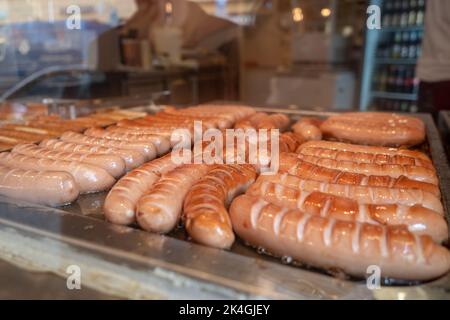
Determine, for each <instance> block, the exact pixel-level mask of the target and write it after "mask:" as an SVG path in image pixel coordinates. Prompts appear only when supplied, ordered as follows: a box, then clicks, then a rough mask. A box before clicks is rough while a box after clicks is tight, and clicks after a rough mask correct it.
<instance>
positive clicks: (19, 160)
mask: <svg viewBox="0 0 450 320" xmlns="http://www.w3.org/2000/svg"><path fill="white" fill-rule="evenodd" d="M0 165H3V166H7V167H10V168H18V169H23V170H37V171H39V170H42V171H65V172H68V173H70V174H71V175H72V176H73V177H74V179H75V181H76V183H77V185H78V188H79V190H80V192H81V193H90V192H98V191H103V190H107V189H109V188H111V187H112V185H113V184H114V182H115V179H114V178H113V177H112V176H111V175H110V174H109V173H108V172H106V170H104V169H102V168H100V167H97V166H93V165H90V164H87V163H82V162H77V161H65V160H52V159H42V158H36V157H30V156H24V155H21V154H17V153H8V152H3V153H0Z"/></svg>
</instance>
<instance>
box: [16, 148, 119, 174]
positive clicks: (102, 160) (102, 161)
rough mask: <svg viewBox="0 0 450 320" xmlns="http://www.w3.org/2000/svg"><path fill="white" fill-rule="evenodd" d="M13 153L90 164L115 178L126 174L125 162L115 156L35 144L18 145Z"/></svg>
mask: <svg viewBox="0 0 450 320" xmlns="http://www.w3.org/2000/svg"><path fill="white" fill-rule="evenodd" d="M11 152H13V153H19V154H23V155H26V156H32V157H36V158H44V159H53V160H66V161H78V162H84V163H88V164H91V165H94V166H97V167H100V168H103V169H105V170H106V171H107V172H108V173H109V174H110V175H112V176H113V177H114V178H119V177H121V176H123V175H124V174H125V162H124V161H123V160H122V158H120V157H119V156H115V155H108V154H89V153H76V152H68V151H57V150H52V149H47V148H44V147H38V146H37V145H35V144H21V145H17V146H15V147H14V149H12V151H11Z"/></svg>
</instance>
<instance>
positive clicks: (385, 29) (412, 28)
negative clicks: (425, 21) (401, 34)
mask: <svg viewBox="0 0 450 320" xmlns="http://www.w3.org/2000/svg"><path fill="white" fill-rule="evenodd" d="M423 29H424V27H423V25H421V26H396V27H381V29H380V31H383V32H397V31H423Z"/></svg>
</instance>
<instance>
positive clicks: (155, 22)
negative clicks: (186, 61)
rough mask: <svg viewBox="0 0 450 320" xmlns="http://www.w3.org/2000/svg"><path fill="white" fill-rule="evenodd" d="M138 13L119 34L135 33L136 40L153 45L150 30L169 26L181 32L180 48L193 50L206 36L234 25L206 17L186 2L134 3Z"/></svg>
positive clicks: (138, 0)
mask: <svg viewBox="0 0 450 320" xmlns="http://www.w3.org/2000/svg"><path fill="white" fill-rule="evenodd" d="M135 3H136V6H137V11H136V13H135V14H134V15H133V16H132V17H131V18H130V19H129V20H128V21H127V23H126V24H125V26H124V28H123V31H122V34H129V33H130V32H132V33H134V34H135V36H136V37H137V38H138V39H148V40H150V42H151V43H152V44H154V40H153V35H152V29H155V28H158V27H163V26H166V25H169V26H171V27H175V28H179V29H180V30H181V31H182V47H183V48H193V47H195V46H196V45H197V44H198V43H199V42H201V41H202V40H203V39H205V38H207V37H208V36H210V35H212V34H214V33H216V32H218V31H221V30H223V29H226V28H228V27H231V26H233V25H234V24H233V23H231V22H229V21H227V20H225V19H221V18H217V17H215V16H211V15H209V14H207V13H206V12H205V11H203V9H202V8H201V7H200V6H199V5H198V4H196V3H194V2H190V1H187V0H135Z"/></svg>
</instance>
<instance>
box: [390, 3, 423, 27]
mask: <svg viewBox="0 0 450 320" xmlns="http://www.w3.org/2000/svg"><path fill="white" fill-rule="evenodd" d="M392 4H393V2H392V1H386V2H385V5H384V8H383V21H382V25H383V27H384V28H389V27H390V26H391V25H392V17H393V11H392V10H393V5H392ZM415 22H416V20H415V19H414V23H415Z"/></svg>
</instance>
